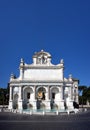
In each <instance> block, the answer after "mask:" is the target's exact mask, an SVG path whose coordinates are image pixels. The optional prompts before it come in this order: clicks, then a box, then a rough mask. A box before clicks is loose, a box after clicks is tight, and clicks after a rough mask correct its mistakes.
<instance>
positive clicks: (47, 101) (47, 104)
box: [42, 100, 51, 110]
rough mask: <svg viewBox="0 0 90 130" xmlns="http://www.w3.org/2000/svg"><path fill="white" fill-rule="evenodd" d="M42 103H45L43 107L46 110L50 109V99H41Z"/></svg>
mask: <svg viewBox="0 0 90 130" xmlns="http://www.w3.org/2000/svg"><path fill="white" fill-rule="evenodd" d="M42 104H44V105H45V109H46V110H50V109H51V106H50V100H46V101H42Z"/></svg>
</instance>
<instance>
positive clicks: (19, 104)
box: [18, 100, 23, 110]
mask: <svg viewBox="0 0 90 130" xmlns="http://www.w3.org/2000/svg"><path fill="white" fill-rule="evenodd" d="M18 109H20V110H22V109H23V101H22V100H20V101H18Z"/></svg>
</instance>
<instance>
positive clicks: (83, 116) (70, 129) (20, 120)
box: [0, 111, 90, 130]
mask: <svg viewBox="0 0 90 130" xmlns="http://www.w3.org/2000/svg"><path fill="white" fill-rule="evenodd" d="M0 130H90V111H87V112H82V113H78V114H70V115H67V114H65V115H58V116H57V115H44V116H43V115H25V114H18V113H16V114H15V113H10V112H0Z"/></svg>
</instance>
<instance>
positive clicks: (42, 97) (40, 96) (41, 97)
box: [36, 86, 46, 109]
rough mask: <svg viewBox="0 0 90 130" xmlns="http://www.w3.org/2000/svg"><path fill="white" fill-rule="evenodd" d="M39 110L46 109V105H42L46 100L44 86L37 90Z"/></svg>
mask: <svg viewBox="0 0 90 130" xmlns="http://www.w3.org/2000/svg"><path fill="white" fill-rule="evenodd" d="M36 98H37V109H44V108H45V104H44V103H42V102H43V101H44V100H45V99H46V88H45V87H43V86H40V87H37V89H36Z"/></svg>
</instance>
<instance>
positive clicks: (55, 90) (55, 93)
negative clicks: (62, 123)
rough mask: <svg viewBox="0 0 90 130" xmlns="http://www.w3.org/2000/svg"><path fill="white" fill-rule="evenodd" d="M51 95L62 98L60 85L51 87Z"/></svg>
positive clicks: (54, 97) (52, 97) (53, 97)
mask: <svg viewBox="0 0 90 130" xmlns="http://www.w3.org/2000/svg"><path fill="white" fill-rule="evenodd" d="M50 93H51V94H50V95H51V99H56V100H57V99H59V98H60V94H59V87H55V86H54V87H51V88H50Z"/></svg>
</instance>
